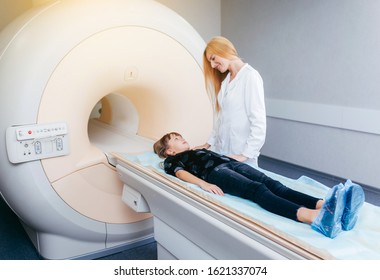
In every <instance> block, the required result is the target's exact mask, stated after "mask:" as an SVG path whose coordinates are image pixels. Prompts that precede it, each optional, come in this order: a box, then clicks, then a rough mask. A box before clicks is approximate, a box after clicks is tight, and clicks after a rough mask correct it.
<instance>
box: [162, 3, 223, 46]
mask: <svg viewBox="0 0 380 280" xmlns="http://www.w3.org/2000/svg"><path fill="white" fill-rule="evenodd" d="M157 2H160V3H162V4H164V5H165V6H167V7H169V8H170V9H172V10H174V11H175V12H177V13H178V14H179V15H181V16H182V17H183V18H184V19H185V20H186V21H188V22H189V23H190V24H191V25H192V26H193V27H194V28H195V30H197V31H198V33H199V34H200V35H201V37H202V38H203V40H205V41H206V42H207V41H208V40H209V39H211V37H214V36H216V35H220V34H221V3H220V0H206V1H205V0H191V1H189V0H157Z"/></svg>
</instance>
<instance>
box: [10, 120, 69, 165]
mask: <svg viewBox="0 0 380 280" xmlns="http://www.w3.org/2000/svg"><path fill="white" fill-rule="evenodd" d="M6 143H7V152H8V158H9V161H10V162H12V163H20V162H27V161H32V160H39V159H44V158H51V157H58V156H63V155H68V154H69V139H68V129H67V124H66V123H64V122H60V123H49V124H31V125H19V126H11V127H9V128H8V129H7V131H6Z"/></svg>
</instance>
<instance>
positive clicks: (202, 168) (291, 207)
mask: <svg viewBox="0 0 380 280" xmlns="http://www.w3.org/2000/svg"><path fill="white" fill-rule="evenodd" d="M153 149H154V152H155V153H156V154H157V155H158V156H159V157H161V158H165V161H164V169H165V172H166V173H168V174H170V175H173V176H176V177H178V178H179V179H181V180H183V181H186V182H188V183H192V184H195V185H197V186H199V187H201V188H202V189H203V190H205V191H208V192H210V193H213V194H217V195H223V194H224V193H228V194H231V195H234V196H238V197H241V198H245V199H249V200H251V201H253V202H255V203H257V204H258V205H260V206H261V207H262V208H264V209H266V210H267V211H270V212H272V213H274V214H277V215H280V216H283V217H286V218H289V219H292V220H294V221H298V222H303V223H307V224H311V227H312V229H314V230H316V231H318V232H320V233H322V234H324V235H325V236H327V237H330V238H334V237H336V236H337V235H338V234H339V233H340V232H341V231H342V230H351V229H353V228H354V226H355V224H356V221H357V219H358V212H359V210H360V208H361V206H362V205H363V203H364V192H363V189H362V188H361V186H359V185H358V184H354V183H352V182H351V181H350V180H347V181H346V183H345V184H344V185H343V184H342V183H340V184H339V185H336V186H334V187H333V188H331V189H330V190H329V192H328V193H327V195H326V197H325V199H321V198H315V197H312V196H309V195H307V194H304V193H301V192H298V191H295V190H292V189H290V188H288V187H286V186H284V185H283V184H281V183H280V182H278V181H276V180H273V179H272V178H270V177H268V176H266V175H265V174H264V173H262V172H260V171H259V170H257V169H255V168H254V167H252V166H250V165H248V164H245V163H242V162H239V161H236V160H235V159H232V158H230V157H228V156H224V155H220V154H217V153H214V152H212V151H210V150H206V149H195V150H192V149H190V146H189V144H188V143H187V142H186V140H185V139H184V138H183V137H182V136H181V135H180V134H179V133H177V132H171V133H168V134H165V135H164V136H163V137H162V138H161V139H160V140H158V141H157V142H156V143H155V144H154V145H153Z"/></svg>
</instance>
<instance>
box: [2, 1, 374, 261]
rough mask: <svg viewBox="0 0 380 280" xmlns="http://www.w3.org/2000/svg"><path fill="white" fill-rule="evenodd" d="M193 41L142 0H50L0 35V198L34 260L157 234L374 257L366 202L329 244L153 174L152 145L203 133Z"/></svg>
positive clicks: (173, 241) (162, 241)
mask: <svg viewBox="0 0 380 280" xmlns="http://www.w3.org/2000/svg"><path fill="white" fill-rule="evenodd" d="M204 46H205V44H204V41H203V40H202V39H201V38H200V36H199V35H198V33H197V32H196V31H195V30H194V29H193V28H192V27H191V26H190V25H189V24H188V23H187V22H186V21H185V20H183V19H182V18H181V17H180V16H178V15H177V14H176V13H174V12H173V11H171V10H170V9H168V8H166V7H165V6H163V5H161V4H159V3H157V2H155V1H149V0H62V1H52V2H49V3H48V4H47V5H44V6H41V7H38V8H36V9H33V10H31V11H29V12H28V13H26V14H24V15H23V16H21V17H19V18H18V19H17V20H15V21H14V22H13V23H11V24H10V25H9V26H7V27H6V28H5V29H4V30H3V31H2V33H1V35H0V104H1V105H2V114H1V116H2V117H1V119H0V131H1V135H2V137H3V141H2V142H1V145H0V172H1V173H0V193H1V196H2V198H3V199H4V200H5V201H6V202H7V204H8V205H9V207H10V208H11V209H12V210H13V211H14V212H15V213H16V214H17V215H18V217H19V219H20V221H21V223H22V224H23V226H24V228H25V230H26V232H27V233H28V235H29V237H30V239H31V240H32V242H33V244H34V245H35V247H36V248H37V250H38V252H39V253H40V254H41V256H42V257H43V258H46V259H70V258H72V259H81V258H95V257H97V256H102V255H106V254H110V253H112V252H116V251H119V250H123V249H126V248H131V247H134V246H139V245H142V244H147V243H149V242H152V241H154V240H155V241H156V242H157V249H158V257H159V259H305V258H306V259H325V258H338V259H339V258H380V248H379V246H380V245H379V244H378V242H376V240H378V239H379V238H380V236H379V234H380V224H379V222H376V221H378V219H377V217H378V215H380V210H379V207H375V206H373V205H365V207H364V208H365V209H364V210H363V211H362V212H363V214H362V215H363V218H360V219H359V222H358V226H357V228H358V229H357V230H356V229H355V230H353V231H350V232H345V233H342V234H341V235H342V237H340V236H339V237H338V238H336V239H334V240H330V239H329V238H325V237H324V236H322V235H320V234H318V233H317V232H314V231H312V230H311V229H310V227H309V226H308V225H304V224H301V223H297V222H293V221H291V222H289V221H288V220H287V219H284V218H282V217H278V216H276V215H273V214H271V213H269V212H265V211H263V210H262V209H259V208H258V207H257V206H255V205H253V204H252V203H251V204H249V205H246V202H245V201H242V200H240V199H238V198H233V197H228V195H226V196H224V197H215V196H214V195H212V194H209V193H205V192H204V191H203V190H200V189H199V188H194V186H189V185H186V184H184V183H183V182H179V181H178V180H176V179H175V178H170V176H169V177H168V176H167V175H165V174H164V173H163V172H162V170H160V168H159V164H160V159H158V158H157V157H156V156H155V155H154V154H153V153H152V144H153V142H154V140H156V139H158V138H160V137H161V136H162V135H163V134H164V133H167V132H169V131H178V132H181V133H182V134H183V135H184V136H185V138H187V139H188V141H189V142H190V143H193V144H198V143H203V142H204V140H205V139H207V136H208V134H209V132H210V130H211V127H212V121H213V114H212V106H211V104H210V100H209V98H208V96H207V94H206V92H205V88H204V81H203V72H202V66H201V65H202V61H201V60H202V52H203V49H204ZM270 175H271V176H273V177H275V176H277V177H276V178H278V180H282V181H283V182H284V183H285V184H287V185H293V186H296V187H299V189H300V190H304V191H305V190H307V189H308V187H310V186H311V187H316V190H315V189H314V188H313V189H311V191H313V194H315V195H321V196H323V195H324V194H325V193H326V192H327V189H328V188H327V187H325V186H323V185H318V184H316V183H315V182H312V181H311V180H309V179H307V178H301V180H297V181H294V180H290V179H288V178H284V177H281V176H279V175H276V174H270ZM236 206H239V207H236ZM236 209H238V210H236ZM244 209H245V210H246V211H245V210H244ZM363 235H365V238H364V239H363V238H362V236H363ZM361 239H363V240H362V242H360V240H361ZM358 240H359V241H358ZM368 240H375V242H374V243H371V242H368ZM347 242H349V244H360V245H357V246H352V245H350V246H347ZM376 244H377V245H376ZM342 247H343V248H346V250H341V248H342ZM330 249H332V250H330ZM347 250H351V251H349V252H347Z"/></svg>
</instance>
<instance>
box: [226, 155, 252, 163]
mask: <svg viewBox="0 0 380 280" xmlns="http://www.w3.org/2000/svg"><path fill="white" fill-rule="evenodd" d="M228 157H230V158H233V159H235V160H237V161H240V162H243V161H246V160H247V159H248V158H247V157H246V156H243V155H228Z"/></svg>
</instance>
